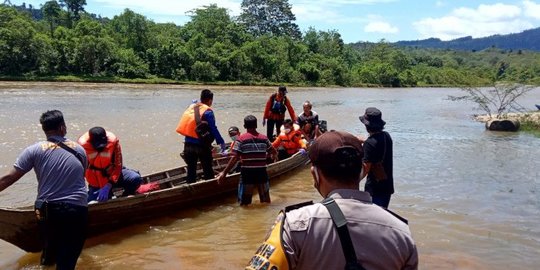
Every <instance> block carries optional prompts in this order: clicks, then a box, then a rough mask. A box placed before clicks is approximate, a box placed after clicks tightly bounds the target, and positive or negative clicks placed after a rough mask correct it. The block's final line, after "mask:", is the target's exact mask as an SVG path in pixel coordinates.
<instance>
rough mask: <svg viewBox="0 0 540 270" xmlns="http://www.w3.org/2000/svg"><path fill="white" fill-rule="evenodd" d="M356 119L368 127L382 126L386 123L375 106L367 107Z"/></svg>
mask: <svg viewBox="0 0 540 270" xmlns="http://www.w3.org/2000/svg"><path fill="white" fill-rule="evenodd" d="M358 119H360V122H362V123H363V124H364V125H366V127H369V128H383V127H384V125H386V122H384V121H383V120H382V113H381V111H380V110H379V109H377V108H375V107H369V108H367V109H366V112H365V113H364V115H361V116H360V117H358Z"/></svg>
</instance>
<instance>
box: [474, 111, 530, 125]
mask: <svg viewBox="0 0 540 270" xmlns="http://www.w3.org/2000/svg"><path fill="white" fill-rule="evenodd" d="M496 119H497V118H496V117H495V116H492V117H490V116H489V115H487V114H481V115H475V116H474V120H476V121H478V122H482V123H485V122H487V121H490V120H496ZM499 119H505V120H518V121H531V122H534V123H536V124H540V110H538V111H530V112H523V113H505V114H503V115H502V116H501V118H499Z"/></svg>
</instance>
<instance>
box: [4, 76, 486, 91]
mask: <svg viewBox="0 0 540 270" xmlns="http://www.w3.org/2000/svg"><path fill="white" fill-rule="evenodd" d="M3 82H8V83H28V84H31V83H74V84H76V83H80V84H124V85H143V86H144V85H164V86H167V85H171V86H174V88H182V87H184V88H188V87H189V88H192V89H193V88H197V87H200V88H203V87H208V86H212V87H227V88H232V87H258V88H262V89H265V88H268V87H274V86H278V85H286V86H287V87H295V88H404V89H406V88H460V87H471V85H416V86H402V87H392V86H384V85H376V84H369V83H360V84H354V85H347V86H343V85H320V84H314V85H312V84H309V83H279V82H251V83H247V84H246V83H245V82H239V81H236V82H226V81H216V82H212V83H205V82H197V81H174V80H170V79H164V78H149V79H126V78H114V77H103V78H101V77H78V76H71V75H67V76H51V77H31V78H27V77H9V76H0V83H3ZM489 86H490V85H475V86H473V87H489Z"/></svg>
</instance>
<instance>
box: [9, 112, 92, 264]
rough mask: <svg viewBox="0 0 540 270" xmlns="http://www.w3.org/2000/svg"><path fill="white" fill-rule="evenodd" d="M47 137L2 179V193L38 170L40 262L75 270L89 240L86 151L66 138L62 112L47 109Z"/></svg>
mask: <svg viewBox="0 0 540 270" xmlns="http://www.w3.org/2000/svg"><path fill="white" fill-rule="evenodd" d="M39 121H40V123H41V127H42V129H43V131H44V132H45V135H46V137H47V140H46V141H42V142H38V143H35V144H33V145H31V146H29V147H27V148H26V149H24V151H23V152H22V153H21V154H20V155H19V157H18V158H17V161H15V164H14V165H13V168H12V169H11V170H10V171H9V172H8V173H7V174H5V175H4V176H2V177H0V191H2V190H4V189H6V188H7V187H9V186H10V185H11V184H13V183H15V182H16V181H17V180H19V179H20V178H21V177H22V176H23V175H25V174H26V173H27V172H29V171H30V170H32V168H33V169H34V172H35V173H36V177H37V181H38V194H37V198H36V204H35V210H36V217H37V222H38V224H39V229H40V236H41V237H42V240H43V252H42V254H41V264H43V265H53V264H54V263H55V262H56V267H57V268H56V269H75V265H76V264H77V258H78V257H79V255H80V254H81V251H82V248H83V245H84V241H85V238H86V221H87V216H88V208H87V204H86V202H87V196H88V195H87V192H86V184H85V180H84V171H85V169H86V166H87V159H86V154H85V152H84V149H83V148H82V147H81V146H80V145H78V144H76V143H75V142H73V141H70V140H67V139H66V138H65V136H66V124H65V122H64V116H63V115H62V112H60V111H58V110H52V111H47V112H45V113H43V114H42V115H41V118H40V119H39Z"/></svg>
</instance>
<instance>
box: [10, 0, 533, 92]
mask: <svg viewBox="0 0 540 270" xmlns="http://www.w3.org/2000/svg"><path fill="white" fill-rule="evenodd" d="M85 3H86V2H85V1H84V0H63V1H60V3H59V2H56V1H54V0H52V1H48V2H44V4H42V5H41V6H40V7H39V9H36V8H35V7H31V8H30V7H13V6H6V5H0V78H2V79H4V80H82V81H112V82H118V81H129V82H159V83H197V82H200V83H220V84H277V83H283V84H289V85H317V86H327V85H340V86H393V87H407V86H463V85H488V84H491V83H493V82H494V81H497V80H508V81H516V82H523V83H530V84H537V85H540V54H539V53H536V52H532V51H527V50H502V49H497V48H489V49H487V50H478V51H475V52H472V51H455V50H435V49H423V48H415V47H398V46H394V45H393V44H389V43H386V42H379V43H376V44H369V43H365V44H362V43H359V44H344V42H343V40H342V38H341V36H340V34H339V33H338V32H336V31H320V30H316V29H309V30H308V31H306V32H304V33H302V32H300V30H299V28H298V26H297V25H296V24H295V20H296V18H295V15H294V14H293V13H292V11H291V5H290V4H289V3H288V1H287V0H272V1H270V0H244V1H242V13H241V15H240V16H239V17H232V16H230V14H229V13H228V11H227V10H226V9H225V8H221V7H218V6H216V5H210V6H204V7H202V8H199V9H196V10H193V11H192V12H191V13H190V15H191V20H190V21H189V22H188V23H186V24H184V25H175V24H172V23H168V24H163V23H155V22H153V21H151V20H149V19H148V18H146V17H145V16H143V15H141V14H137V13H135V12H133V11H131V10H129V9H126V10H124V12H122V13H121V14H119V15H117V16H114V17H113V18H101V17H99V16H96V15H93V14H87V13H86V12H85V10H84V5H85Z"/></svg>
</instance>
